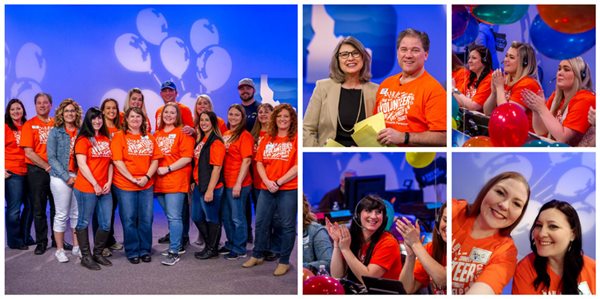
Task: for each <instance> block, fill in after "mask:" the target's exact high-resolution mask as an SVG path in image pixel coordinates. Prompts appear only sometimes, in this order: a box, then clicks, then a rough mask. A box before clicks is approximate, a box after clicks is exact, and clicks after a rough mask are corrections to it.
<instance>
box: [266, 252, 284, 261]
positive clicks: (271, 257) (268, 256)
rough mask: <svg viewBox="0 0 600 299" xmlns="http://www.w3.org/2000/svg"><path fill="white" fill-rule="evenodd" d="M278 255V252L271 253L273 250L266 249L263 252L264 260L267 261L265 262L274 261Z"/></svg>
mask: <svg viewBox="0 0 600 299" xmlns="http://www.w3.org/2000/svg"><path fill="white" fill-rule="evenodd" d="M279 257H280V255H279V253H273V252H270V251H267V252H266V254H265V261H267V262H272V261H276V260H278V259H279Z"/></svg>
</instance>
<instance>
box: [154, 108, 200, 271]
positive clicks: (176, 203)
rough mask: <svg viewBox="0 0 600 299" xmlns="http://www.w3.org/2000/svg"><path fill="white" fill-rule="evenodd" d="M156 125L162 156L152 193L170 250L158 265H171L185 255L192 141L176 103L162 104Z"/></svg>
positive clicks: (164, 253) (155, 136) (157, 139)
mask: <svg viewBox="0 0 600 299" xmlns="http://www.w3.org/2000/svg"><path fill="white" fill-rule="evenodd" d="M159 123H160V124H159V126H158V128H157V130H156V132H155V133H154V138H156V143H157V144H158V148H159V149H160V151H161V152H162V154H163V157H162V158H161V159H159V160H158V168H157V170H156V174H157V176H156V182H155V184H154V194H155V195H156V199H157V200H158V203H159V204H160V206H161V207H162V209H163V210H164V211H165V215H166V216H167V221H168V224H169V241H170V242H169V249H167V250H166V251H165V252H163V253H162V254H163V255H164V256H165V259H164V260H163V261H162V262H161V263H162V264H163V265H166V266H173V265H175V264H176V263H177V262H179V259H180V256H179V255H181V254H184V253H185V247H184V245H183V242H182V234H183V230H184V229H183V215H184V213H183V207H184V201H185V200H186V198H185V196H186V194H187V193H188V192H189V189H190V176H191V174H192V166H191V164H190V162H191V161H192V157H193V155H194V138H193V137H191V136H189V135H187V134H185V133H184V131H183V119H182V116H181V110H180V109H179V105H177V103H174V102H170V103H166V104H165V106H164V108H163V109H162V111H161V114H160V122H159Z"/></svg>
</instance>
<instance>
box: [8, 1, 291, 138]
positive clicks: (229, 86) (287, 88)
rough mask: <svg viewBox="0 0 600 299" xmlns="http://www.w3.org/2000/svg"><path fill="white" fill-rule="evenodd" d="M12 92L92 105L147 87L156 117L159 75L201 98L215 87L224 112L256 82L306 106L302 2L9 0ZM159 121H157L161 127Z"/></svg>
mask: <svg viewBox="0 0 600 299" xmlns="http://www.w3.org/2000/svg"><path fill="white" fill-rule="evenodd" d="M5 38H6V43H5V57H6V67H5V90H6V99H10V98H13V97H17V98H20V99H21V100H22V101H23V102H24V104H25V107H26V109H27V112H28V117H31V116H33V115H35V109H34V105H33V95H34V94H35V93H37V92H39V91H45V92H48V93H50V94H51V95H52V96H53V97H54V101H55V106H56V105H57V103H58V102H60V101H61V100H62V99H65V98H67V97H72V98H74V99H75V100H76V101H78V102H80V103H81V104H82V105H83V107H84V108H88V107H91V106H96V105H100V103H101V101H102V100H103V99H104V98H107V97H112V98H115V99H116V100H117V101H119V103H120V105H119V106H120V107H121V108H122V107H123V103H124V100H125V97H126V93H127V91H128V90H129V89H131V88H133V87H139V88H141V89H142V91H143V92H144V96H145V99H146V108H147V110H148V111H149V113H150V114H151V117H150V118H151V119H152V122H154V119H153V118H154V117H153V116H154V115H153V113H154V111H155V110H156V108H158V107H159V106H161V105H162V104H163V103H162V99H161V98H160V96H159V89H160V83H161V82H162V81H166V80H169V79H170V80H173V81H174V82H175V84H176V85H177V89H178V92H179V100H180V101H181V102H183V103H184V104H186V105H188V106H193V105H194V103H195V99H196V96H197V95H199V94H203V93H206V94H209V95H210V96H211V97H212V99H213V102H214V104H215V105H214V106H215V107H214V108H215V112H216V113H217V114H218V115H220V116H221V117H224V118H225V116H226V111H227V108H228V107H229V106H230V105H231V104H233V103H238V102H240V99H239V95H238V92H237V83H238V81H239V80H240V79H242V78H245V77H250V78H252V79H253V80H254V81H255V83H256V95H257V99H258V100H262V101H263V102H270V103H274V104H275V103H277V102H280V103H290V104H292V106H294V107H296V106H297V90H298V88H297V73H298V71H297V49H298V47H297V45H298V39H297V8H296V6H293V5H260V6H259V5H235V6H234V5H223V6H218V5H195V6H189V5H157V6H140V5H113V6H110V5H60V6H50V5H27V6H21V5H7V6H6V35H5ZM153 127H154V126H153Z"/></svg>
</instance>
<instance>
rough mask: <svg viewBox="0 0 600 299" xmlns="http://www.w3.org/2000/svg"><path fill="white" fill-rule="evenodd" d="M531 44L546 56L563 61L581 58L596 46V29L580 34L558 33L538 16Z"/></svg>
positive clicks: (530, 30)
mask: <svg viewBox="0 0 600 299" xmlns="http://www.w3.org/2000/svg"><path fill="white" fill-rule="evenodd" d="M529 34H530V36H531V42H532V43H533V45H534V46H535V48H536V49H537V50H538V51H539V52H540V53H542V54H544V56H546V57H549V58H552V59H556V60H563V59H569V58H573V57H577V56H580V55H581V54H583V53H585V52H586V51H587V50H589V49H591V48H592V47H593V46H594V45H595V44H596V29H592V30H589V31H586V32H583V33H578V34H567V33H562V32H558V31H556V30H554V29H552V28H550V26H548V25H546V23H544V21H543V20H542V18H541V17H540V16H539V15H537V16H535V19H534V20H533V23H531V28H530V29H529Z"/></svg>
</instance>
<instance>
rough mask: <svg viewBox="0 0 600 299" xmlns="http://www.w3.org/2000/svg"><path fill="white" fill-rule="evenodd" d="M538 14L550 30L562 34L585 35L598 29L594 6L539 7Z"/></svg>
mask: <svg viewBox="0 0 600 299" xmlns="http://www.w3.org/2000/svg"><path fill="white" fill-rule="evenodd" d="M537 9H538V13H539V14H540V17H541V18H542V20H544V23H546V24H547V25H548V26H549V27H550V28H552V29H554V30H556V31H558V32H562V33H571V34H574V33H583V32H586V31H588V30H592V29H594V28H595V27H596V13H595V11H596V7H595V6H594V5H538V6H537Z"/></svg>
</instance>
